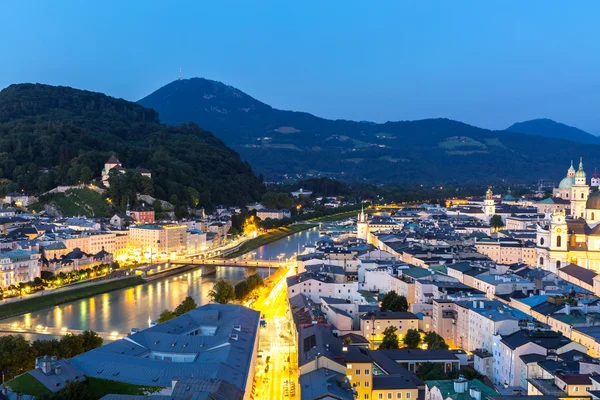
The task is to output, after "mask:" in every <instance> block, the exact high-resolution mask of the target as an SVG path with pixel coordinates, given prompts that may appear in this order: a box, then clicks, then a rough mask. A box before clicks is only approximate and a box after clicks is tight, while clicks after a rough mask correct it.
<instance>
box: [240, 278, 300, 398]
mask: <svg viewBox="0 0 600 400" xmlns="http://www.w3.org/2000/svg"><path fill="white" fill-rule="evenodd" d="M293 273H294V268H293V267H289V269H288V271H287V272H286V273H285V274H284V275H282V276H281V278H280V279H279V280H278V281H277V282H276V283H275V285H274V286H273V289H272V290H271V291H270V293H269V292H268V291H266V290H265V292H264V293H263V295H262V296H260V297H259V298H258V300H257V301H256V302H255V303H254V304H253V305H252V306H251V307H252V308H253V309H255V310H258V311H260V312H261V314H262V315H263V316H264V317H265V319H266V321H267V326H266V327H265V328H262V329H261V332H260V339H259V344H258V347H259V354H260V355H261V356H260V357H259V358H258V361H257V367H256V389H255V392H254V393H255V395H254V399H256V400H259V399H260V400H283V399H294V398H296V397H297V396H296V393H297V387H296V386H297V383H296V382H298V374H297V370H296V368H295V365H297V362H296V344H295V343H294V339H293V336H292V334H291V322H290V321H289V320H288V317H287V316H288V302H287V290H286V288H287V285H286V280H285V278H286V277H288V276H291V275H292V274H293ZM290 366H292V367H291V368H290Z"/></svg>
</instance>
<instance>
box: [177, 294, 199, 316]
mask: <svg viewBox="0 0 600 400" xmlns="http://www.w3.org/2000/svg"><path fill="white" fill-rule="evenodd" d="M196 308H198V304H196V301H195V300H194V299H193V298H192V297H191V296H187V297H186V298H185V299H184V300H183V301H182V302H181V304H179V305H178V306H177V308H175V315H176V316H180V315H183V314H185V313H186V312H190V311H192V310H195V309H196Z"/></svg>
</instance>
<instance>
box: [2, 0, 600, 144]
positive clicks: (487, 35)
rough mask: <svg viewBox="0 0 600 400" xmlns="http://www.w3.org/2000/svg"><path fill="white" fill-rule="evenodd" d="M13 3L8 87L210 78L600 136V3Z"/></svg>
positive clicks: (125, 93) (120, 90) (311, 106)
mask: <svg viewBox="0 0 600 400" xmlns="http://www.w3.org/2000/svg"><path fill="white" fill-rule="evenodd" d="M91 3H92V2H84V1H60V0H59V1H42V0H39V1H26V0H19V1H12V2H4V3H3V4H2V11H1V12H0V37H1V38H2V40H1V42H0V88H3V87H6V86H8V85H10V84H12V83H18V82H42V83H48V84H53V85H67V86H73V87H76V88H81V89H88V90H94V91H100V92H104V93H106V94H109V95H112V96H116V97H122V98H125V99H128V100H139V99H140V98H142V97H143V96H145V95H147V94H149V93H151V92H152V91H154V90H155V89H158V88H159V87H161V86H163V85H165V84H167V83H168V82H170V81H172V80H175V79H176V78H177V76H178V73H179V68H180V67H181V68H183V75H184V77H195V76H199V77H205V78H208V79H215V80H219V81H222V82H224V83H227V84H230V85H232V86H235V87H237V88H239V89H241V90H243V91H245V92H246V93H248V94H250V95H252V96H254V97H256V98H257V99H259V100H261V101H263V102H265V103H268V104H270V105H272V106H274V107H277V108H282V109H293V110H300V111H308V112H311V113H314V114H316V115H319V116H322V117H327V118H346V119H355V120H372V121H378V122H382V121H387V120H412V119H421V118H431V117H447V118H452V119H457V120H460V121H464V122H467V123H471V124H474V125H477V126H482V127H486V128H493V129H502V128H505V127H507V126H508V125H510V124H511V123H513V122H516V121H522V120H526V119H531V118H539V117H547V118H552V119H556V120H558V121H561V122H564V123H567V124H570V125H574V126H577V127H580V128H582V129H585V130H588V131H590V132H592V133H595V134H600V113H599V112H598V106H599V105H600V29H599V25H598V15H600V2H597V1H578V2H564V1H562V2H559V1H552V0H546V1H516V0H515V1H494V0H489V1H487V0H486V1H437V2H436V1H431V2H424V1H401V0H394V1H341V0H340V1H334V0H331V1H321V2H317V1H314V2H304V1H297V2H292V1H281V0H279V1H267V0H264V1H211V2H209V1H189V2H185V1H180V2H166V1H163V2H158V1H157V2H154V1H134V0H127V1H107V0H103V1H98V2H93V3H94V4H91Z"/></svg>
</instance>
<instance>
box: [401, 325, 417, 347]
mask: <svg viewBox="0 0 600 400" xmlns="http://www.w3.org/2000/svg"><path fill="white" fill-rule="evenodd" d="M403 342H404V347H407V348H409V349H417V348H419V343H421V334H420V333H419V331H417V330H416V329H409V330H408V331H407V332H406V335H405V336H404V340H403Z"/></svg>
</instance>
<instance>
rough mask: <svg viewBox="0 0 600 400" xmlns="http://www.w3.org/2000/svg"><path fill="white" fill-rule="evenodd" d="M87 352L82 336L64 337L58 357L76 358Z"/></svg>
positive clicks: (59, 346)
mask: <svg viewBox="0 0 600 400" xmlns="http://www.w3.org/2000/svg"><path fill="white" fill-rule="evenodd" d="M84 352H85V347H84V342H83V337H81V336H80V335H64V336H63V337H62V338H61V339H60V341H59V342H58V356H59V357H61V358H63V357H64V358H71V357H75V356H77V355H79V354H81V353H84Z"/></svg>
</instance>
